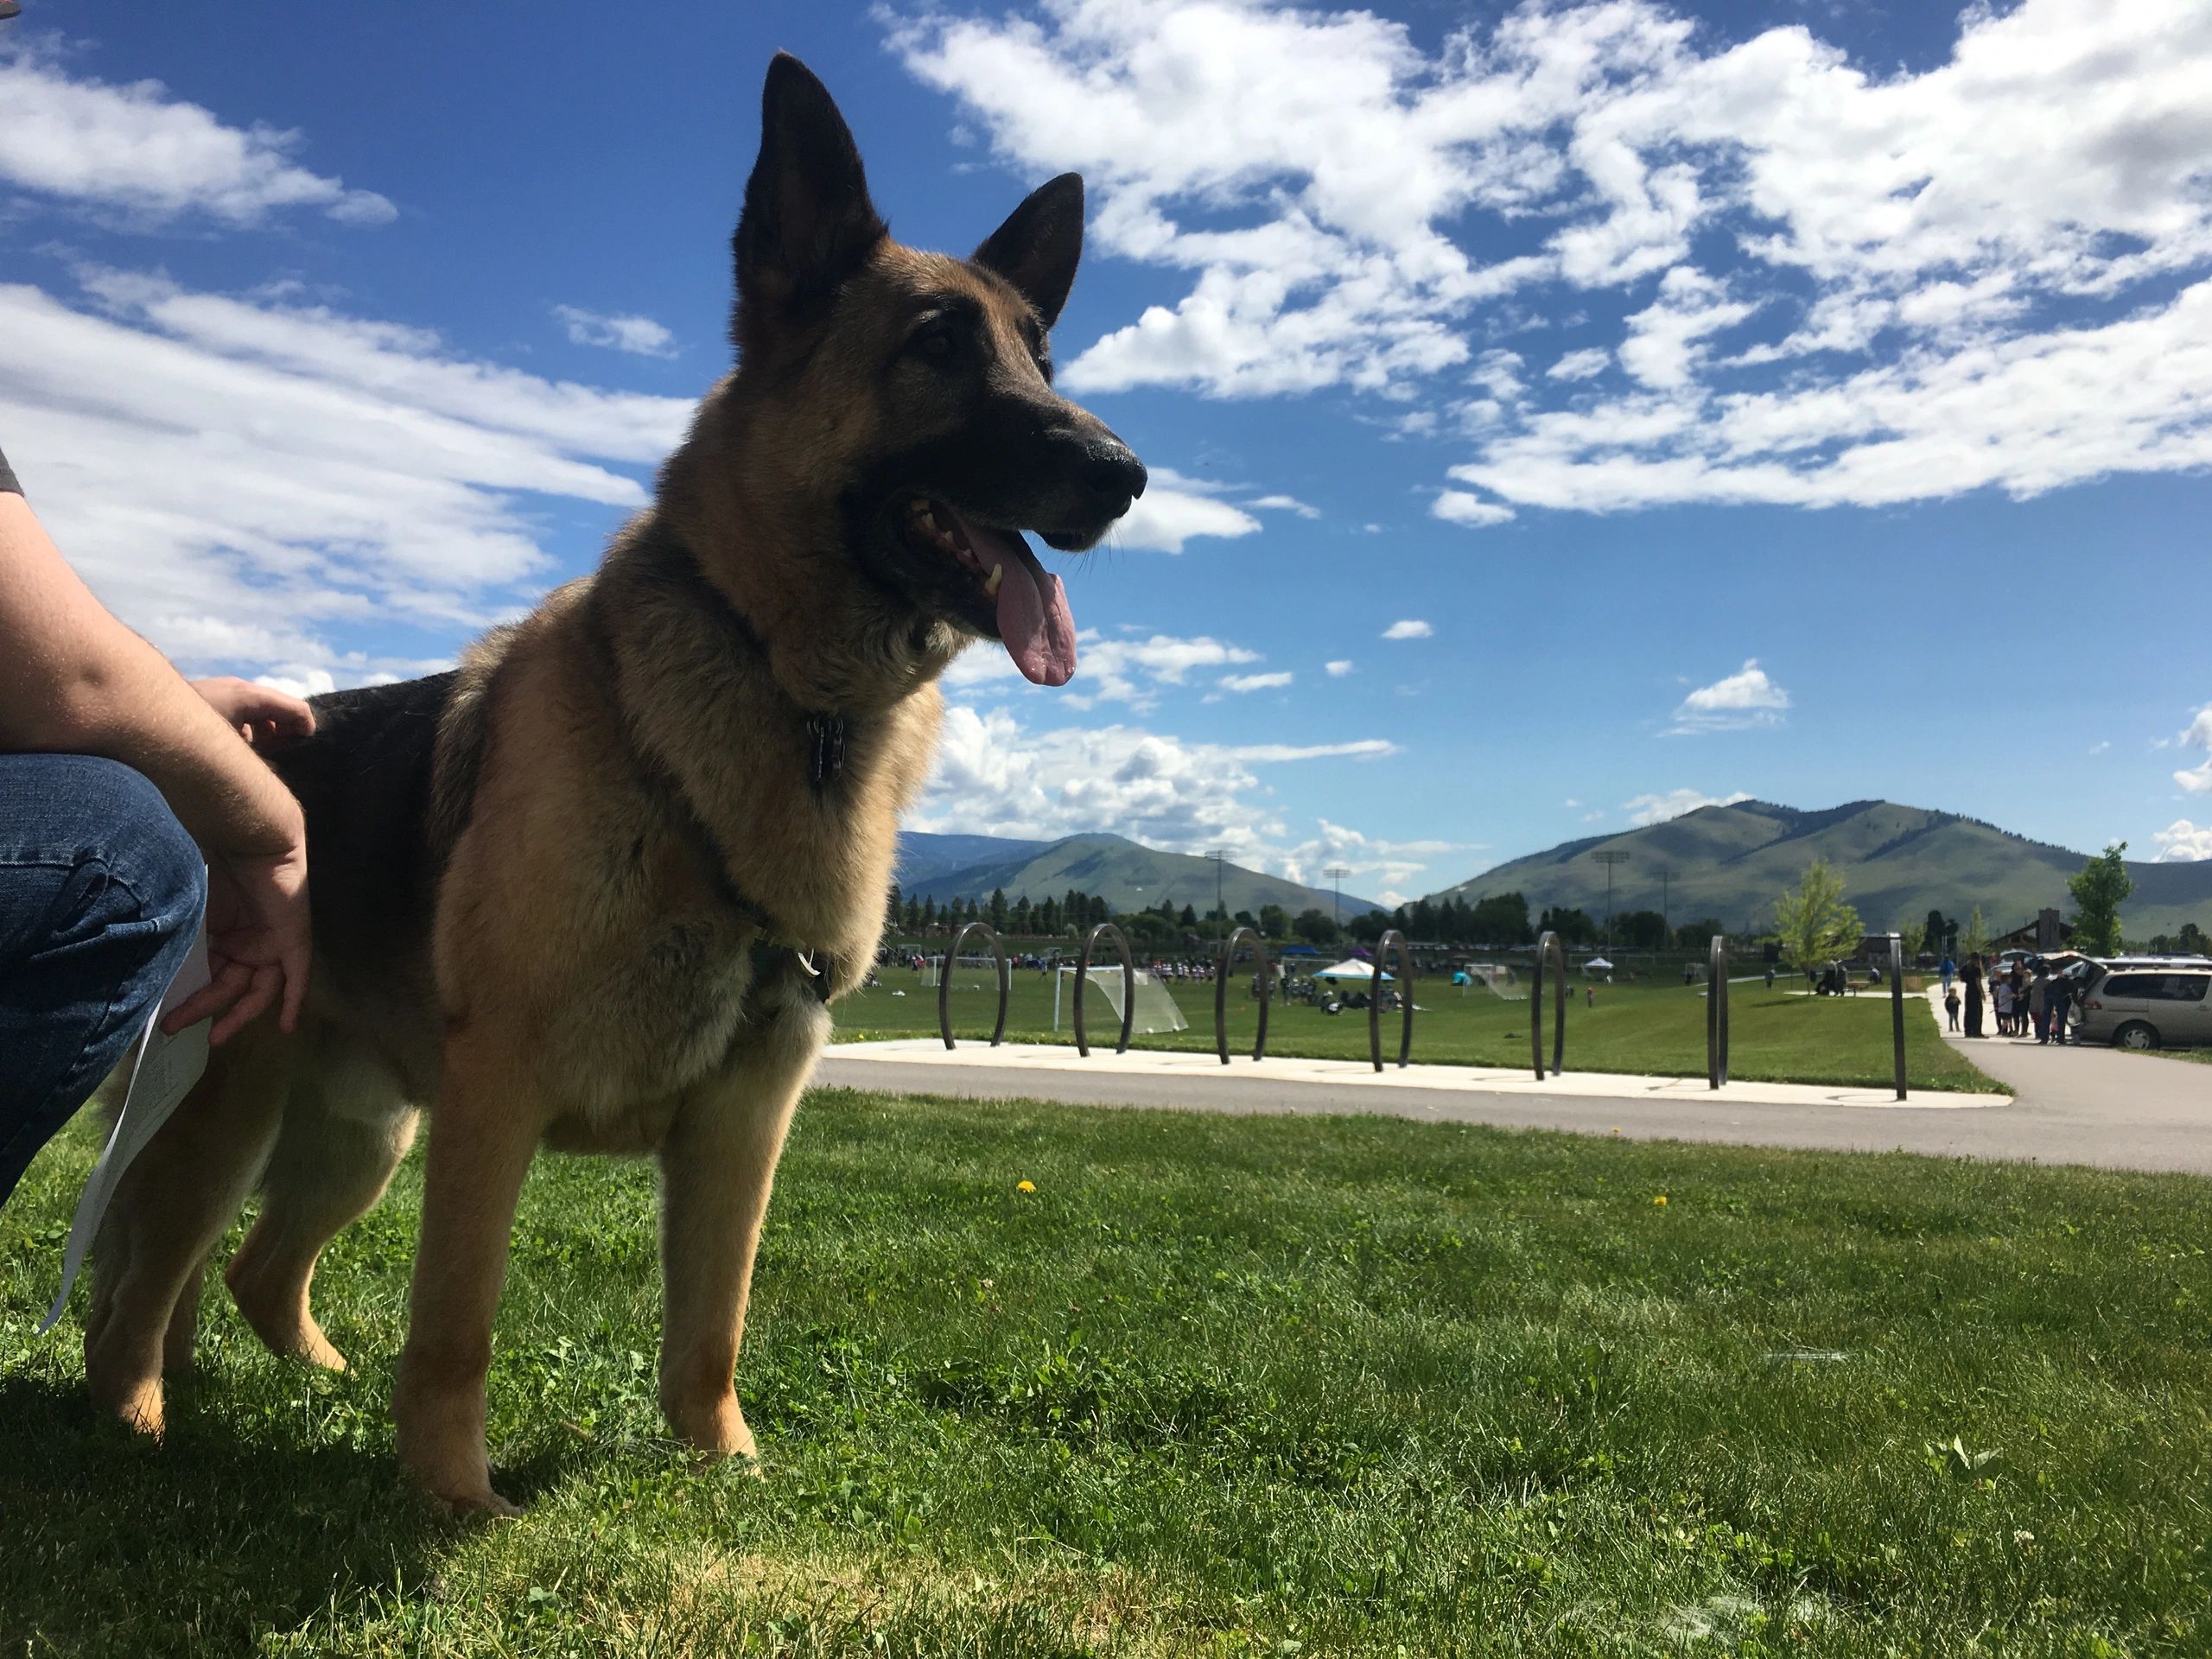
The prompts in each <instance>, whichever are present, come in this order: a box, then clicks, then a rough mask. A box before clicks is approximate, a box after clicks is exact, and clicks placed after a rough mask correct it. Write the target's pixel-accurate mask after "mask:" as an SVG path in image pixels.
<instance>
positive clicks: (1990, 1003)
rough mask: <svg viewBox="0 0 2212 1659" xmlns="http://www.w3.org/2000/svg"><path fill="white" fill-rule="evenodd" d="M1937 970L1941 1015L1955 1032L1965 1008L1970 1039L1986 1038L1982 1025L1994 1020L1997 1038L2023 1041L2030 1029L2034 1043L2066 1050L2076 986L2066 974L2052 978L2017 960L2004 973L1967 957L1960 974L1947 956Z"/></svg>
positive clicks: (2044, 969) (2041, 967)
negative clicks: (2058, 1046)
mask: <svg viewBox="0 0 2212 1659" xmlns="http://www.w3.org/2000/svg"><path fill="white" fill-rule="evenodd" d="M1939 971H1940V972H1941V973H1942V976H1943V1010H1944V1012H1945V1013H1946V1014H1948V1015H1949V1016H1950V1020H1951V1029H1952V1030H1953V1031H1957V1030H1958V1029H1959V1012H1960V1008H1961V1004H1963V1006H1964V1007H1965V1011H1966V1031H1965V1034H1966V1035H1967V1036H1968V1037H1981V1036H1986V1035H1987V1034H1988V1033H1986V1032H1984V1031H1983V1030H1982V1022H1983V1020H1984V1019H1985V1018H1986V1017H1988V1016H1990V1015H1994V1017H1995V1020H1996V1027H1997V1034H1998V1035H1999V1036H2000V1037H2025V1036H2026V1035H2027V1034H2028V1033H2029V1032H2030V1030H2031V1029H2032V1030H2033V1031H2034V1033H2035V1039H2036V1041H2037V1042H2038V1043H2046V1044H2048V1043H2056V1044H2058V1045H2060V1046H2062V1047H2063V1046H2064V1045H2065V1043H2066V1040H2067V1039H2066V1027H2067V1021H2068V1020H2069V1018H2070V1017H2071V1015H2072V1014H2073V1011H2074V982H2073V981H2071V980H2070V979H2069V978H2067V977H2066V976H2065V975H2063V974H2057V973H2053V972H2052V971H2051V970H2050V968H2049V967H2048V966H2047V965H2045V964H2044V963H2040V962H2036V963H2032V965H2031V963H2030V962H2028V961H2021V960H2018V959H2015V960H2014V962H2013V963H2012V966H2011V967H2010V968H2005V967H2002V966H2000V965H1999V964H1998V963H1993V962H1989V961H1986V960H1985V959H1984V958H1983V957H1980V955H1975V956H1971V957H1967V964H1966V966H1965V967H1964V968H1963V969H1961V967H1960V966H1959V965H1958V963H1955V962H1954V961H1953V960H1952V959H1951V958H1950V957H1944V958H1943V962H1942V968H1941V969H1939ZM1961 986H1963V987H1964V989H1965V995H1964V996H1963V997H1961V995H1960V991H1961Z"/></svg>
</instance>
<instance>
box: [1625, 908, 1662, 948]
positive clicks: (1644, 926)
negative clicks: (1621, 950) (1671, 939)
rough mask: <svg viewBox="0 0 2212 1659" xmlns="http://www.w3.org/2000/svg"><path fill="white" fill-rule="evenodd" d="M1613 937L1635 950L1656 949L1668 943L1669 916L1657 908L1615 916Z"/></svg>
mask: <svg viewBox="0 0 2212 1659" xmlns="http://www.w3.org/2000/svg"><path fill="white" fill-rule="evenodd" d="M1613 938H1615V939H1616V940H1618V942H1619V943H1621V944H1624V945H1627V946H1628V947H1629V948H1630V950H1657V949H1658V948H1659V947H1660V946H1661V945H1662V944H1666V943H1667V918H1665V917H1664V916H1662V915H1661V914H1660V913H1659V912H1657V911H1656V910H1631V911H1627V912H1624V913H1623V914H1621V915H1619V916H1617V917H1615V918H1613Z"/></svg>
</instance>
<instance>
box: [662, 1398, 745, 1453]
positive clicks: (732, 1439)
mask: <svg viewBox="0 0 2212 1659" xmlns="http://www.w3.org/2000/svg"><path fill="white" fill-rule="evenodd" d="M661 1407H662V1409H663V1410H664V1412H665V1413H666V1414H667V1416H668V1426H669V1427H671V1428H672V1429H674V1430H675V1431H676V1432H677V1434H678V1435H680V1436H681V1437H682V1438H683V1440H686V1441H688V1442H689V1443H690V1445H692V1446H696V1448H698V1450H699V1451H701V1452H704V1453H705V1454H706V1455H707V1456H708V1457H709V1458H751V1459H754V1460H755V1462H756V1464H757V1462H758V1460H759V1459H760V1448H759V1447H758V1446H756V1445H755V1444H754V1443H753V1430H752V1429H751V1427H748V1426H747V1423H746V1421H745V1413H744V1411H743V1410H742V1409H741V1408H740V1407H739V1405H738V1403H737V1394H736V1392H735V1390H734V1389H723V1390H722V1391H721V1393H720V1394H719V1395H711V1396H709V1397H708V1398H706V1399H702V1400H663V1401H662V1402H661Z"/></svg>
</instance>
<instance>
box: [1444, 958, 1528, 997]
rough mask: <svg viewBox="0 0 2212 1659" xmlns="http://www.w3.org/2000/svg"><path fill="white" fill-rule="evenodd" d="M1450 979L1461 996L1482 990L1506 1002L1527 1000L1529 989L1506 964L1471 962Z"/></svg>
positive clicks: (1508, 964)
mask: <svg viewBox="0 0 2212 1659" xmlns="http://www.w3.org/2000/svg"><path fill="white" fill-rule="evenodd" d="M1452 982H1454V983H1455V984H1457V985H1458V986H1459V994H1460V995H1462V996H1465V995H1466V994H1467V993H1468V992H1470V991H1475V990H1483V991H1488V992H1489V993H1490V994H1491V995H1492V996H1497V997H1503V999H1504V1000H1505V1001H1508V1002H1525V1001H1528V1000H1529V988H1528V987H1527V986H1526V985H1523V984H1522V982H1521V976H1520V975H1519V974H1517V973H1516V972H1514V971H1513V969H1512V967H1511V965H1510V963H1502V962H1471V963H1468V964H1467V965H1466V967H1465V968H1464V969H1461V970H1460V971H1459V972H1458V973H1455V974H1453V975H1452Z"/></svg>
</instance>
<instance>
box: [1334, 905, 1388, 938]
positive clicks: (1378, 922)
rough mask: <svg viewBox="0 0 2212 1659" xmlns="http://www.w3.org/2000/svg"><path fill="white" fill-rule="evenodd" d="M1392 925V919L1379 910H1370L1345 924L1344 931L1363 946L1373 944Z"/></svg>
mask: <svg viewBox="0 0 2212 1659" xmlns="http://www.w3.org/2000/svg"><path fill="white" fill-rule="evenodd" d="M1389 925H1390V918H1389V916H1388V915H1387V914H1385V913H1384V912H1382V911H1379V910H1370V911H1369V912H1367V913H1366V914H1364V915H1362V916H1355V917H1353V918H1351V920H1350V921H1348V922H1346V923H1345V924H1344V931H1345V932H1347V933H1349V934H1351V936H1352V938H1355V939H1357V940H1358V941H1359V942H1360V943H1361V944H1374V943H1375V941H1376V940H1377V939H1379V938H1382V937H1383V929H1384V928H1386V927H1389Z"/></svg>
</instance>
